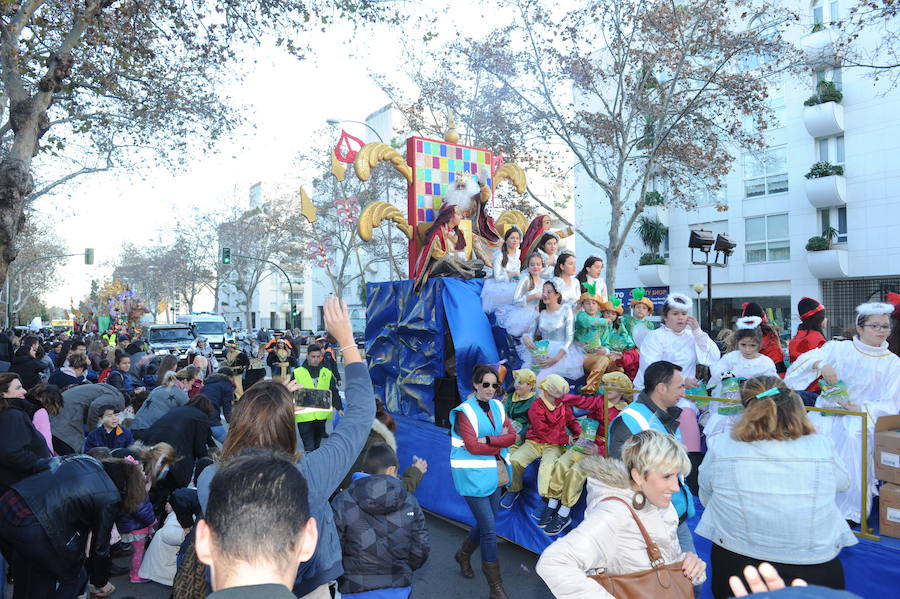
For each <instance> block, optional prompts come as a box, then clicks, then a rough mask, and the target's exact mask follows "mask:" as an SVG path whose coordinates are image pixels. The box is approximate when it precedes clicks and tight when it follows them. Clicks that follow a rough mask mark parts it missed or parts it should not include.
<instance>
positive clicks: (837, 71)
mask: <svg viewBox="0 0 900 599" xmlns="http://www.w3.org/2000/svg"><path fill="white" fill-rule="evenodd" d="M843 79H844V76H843V74H842V73H841V67H831V68H828V69H819V70H818V71H816V87H817V88H818V85H819V83H821V82H822V81H832V82H834V86H835V87H836V88H838V89H843V85H844V81H843Z"/></svg>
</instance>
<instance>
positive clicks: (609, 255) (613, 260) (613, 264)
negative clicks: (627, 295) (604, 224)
mask: <svg viewBox="0 0 900 599" xmlns="http://www.w3.org/2000/svg"><path fill="white" fill-rule="evenodd" d="M618 266H619V250H618V249H614V246H613V245H612V244H610V245H609V247H608V248H607V250H606V292H607V293H608V294H609V298H608V299H610V298H613V297H615V293H616V268H618Z"/></svg>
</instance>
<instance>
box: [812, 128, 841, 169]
mask: <svg viewBox="0 0 900 599" xmlns="http://www.w3.org/2000/svg"><path fill="white" fill-rule="evenodd" d="M816 159H817V160H820V161H822V162H830V163H831V164H844V136H843V135H835V136H834V137H820V138H819V139H817V140H816Z"/></svg>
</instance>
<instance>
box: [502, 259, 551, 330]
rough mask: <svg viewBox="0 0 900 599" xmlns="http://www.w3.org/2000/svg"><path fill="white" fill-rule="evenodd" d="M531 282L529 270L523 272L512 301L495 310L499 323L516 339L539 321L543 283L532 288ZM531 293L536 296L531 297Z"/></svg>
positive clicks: (532, 328)
mask: <svg viewBox="0 0 900 599" xmlns="http://www.w3.org/2000/svg"><path fill="white" fill-rule="evenodd" d="M530 284H531V279H530V277H529V274H528V271H525V272H523V273H521V275H520V276H519V282H518V283H517V284H516V289H515V292H514V293H513V301H512V303H511V304H509V305H505V306H500V307H498V308H497V309H496V310H495V311H494V315H495V316H496V318H497V324H498V325H500V326H501V327H503V328H504V329H506V332H507V333H509V335H510V336H512V337H515V338H516V339H518V338H519V337H521V336H522V335H524V334H525V333H527V332H529V331H532V330H534V324H535V322H537V317H538V304H539V303H540V301H541V290H542V287H543V283H541V284H540V285H538V287H537V288H536V289H535V288H532V287H531V286H530ZM530 295H534V296H535V297H534V298H533V299H529V296H530Z"/></svg>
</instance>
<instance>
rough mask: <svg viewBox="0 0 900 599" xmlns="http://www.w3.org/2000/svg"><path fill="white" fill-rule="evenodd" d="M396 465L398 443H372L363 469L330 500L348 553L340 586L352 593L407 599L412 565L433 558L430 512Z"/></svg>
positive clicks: (345, 594)
mask: <svg viewBox="0 0 900 599" xmlns="http://www.w3.org/2000/svg"><path fill="white" fill-rule="evenodd" d="M397 466H398V462H397V454H395V453H394V450H393V449H391V448H390V447H388V446H387V445H385V444H377V445H373V446H371V447H370V448H369V450H368V451H367V452H366V458H365V462H364V468H363V472H358V473H356V474H354V475H353V483H351V485H350V487H349V488H347V489H346V490H344V491H342V492H341V493H339V494H338V495H337V496H336V497H335V498H334V499H332V500H331V506H332V508H333V510H334V522H335V525H336V527H337V532H338V536H339V537H340V541H341V551H342V554H343V556H342V561H343V567H344V574H343V576H341V577H340V579H338V590H339V591H340V592H341V596H342V597H345V598H347V599H352V598H353V597H358V596H359V597H361V596H364V597H365V598H366V599H406V598H407V597H409V595H410V593H411V592H412V573H413V570H417V569H419V568H421V567H422V565H423V564H424V563H425V560H427V559H428V552H429V549H430V541H429V538H428V530H427V529H426V528H425V515H424V514H423V512H422V508H421V507H419V502H418V501H417V500H416V498H415V496H414V495H412V494H411V493H408V492H407V491H406V489H405V488H404V486H403V483H402V482H401V481H400V479H398V478H397Z"/></svg>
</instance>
